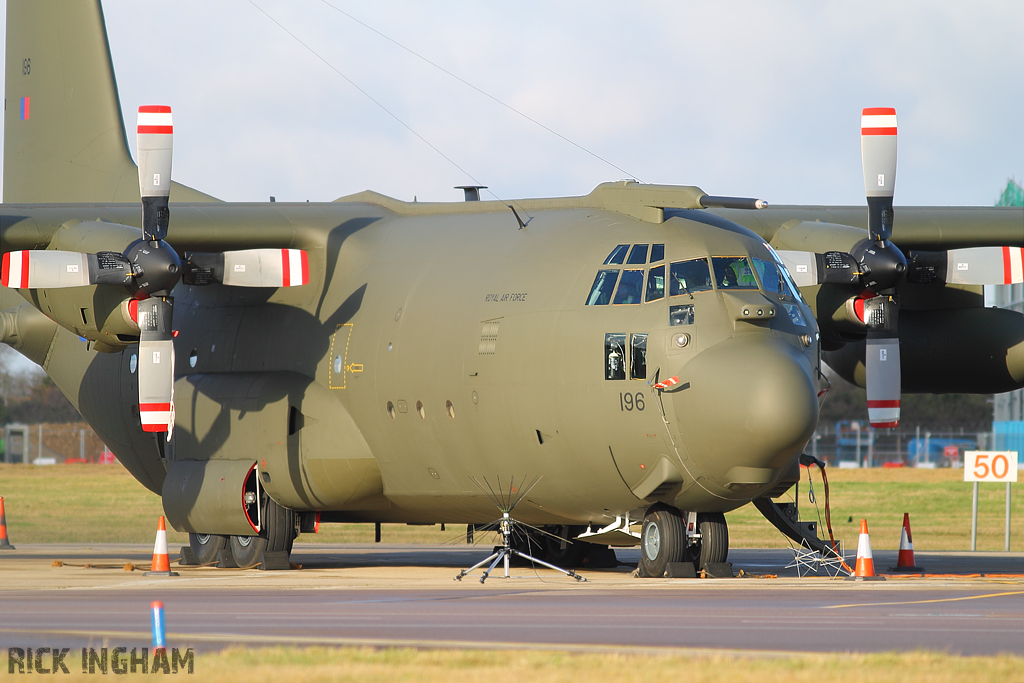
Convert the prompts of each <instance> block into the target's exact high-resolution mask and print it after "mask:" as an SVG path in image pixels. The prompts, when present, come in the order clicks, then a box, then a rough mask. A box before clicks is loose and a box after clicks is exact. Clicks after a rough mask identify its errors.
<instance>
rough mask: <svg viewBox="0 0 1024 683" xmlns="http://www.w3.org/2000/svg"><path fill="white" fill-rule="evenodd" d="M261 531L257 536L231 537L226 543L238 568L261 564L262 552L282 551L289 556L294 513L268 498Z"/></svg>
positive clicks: (293, 532)
mask: <svg viewBox="0 0 1024 683" xmlns="http://www.w3.org/2000/svg"><path fill="white" fill-rule="evenodd" d="M263 505H264V508H263V510H264V512H263V522H264V523H263V529H262V530H261V531H260V535H259V536H232V537H231V538H230V539H229V541H228V546H229V547H230V548H231V556H232V557H233V558H234V559H235V563H236V564H237V565H238V566H239V567H252V566H253V565H255V564H259V563H262V562H263V553H264V551H268V550H269V551H274V552H277V551H284V552H285V553H287V554H289V555H291V553H292V543H294V542H295V512H294V511H293V510H289V509H287V508H283V507H281V506H280V505H278V504H277V503H275V502H274V501H273V500H271V499H270V498H269V497H268V498H267V499H266V501H265V502H264V504H263Z"/></svg>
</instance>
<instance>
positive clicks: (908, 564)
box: [889, 512, 924, 572]
mask: <svg viewBox="0 0 1024 683" xmlns="http://www.w3.org/2000/svg"><path fill="white" fill-rule="evenodd" d="M889 571H891V572H923V571H924V570H923V569H921V568H920V567H918V566H917V563H916V562H915V561H914V537H913V536H911V535H910V513H909V512H904V513H903V531H902V532H901V533H900V554H899V556H898V557H897V558H896V566H895V567H889Z"/></svg>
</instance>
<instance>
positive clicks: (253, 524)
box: [162, 460, 262, 536]
mask: <svg viewBox="0 0 1024 683" xmlns="http://www.w3.org/2000/svg"><path fill="white" fill-rule="evenodd" d="M162 495H163V503H164V514H166V515H167V521H168V522H170V524H171V526H172V527H174V528H175V529H177V530H178V531H188V532H191V533H202V534H223V535H226V536H255V535H257V534H259V532H260V529H261V527H262V520H261V519H260V516H259V515H260V510H259V502H260V495H261V492H260V484H259V477H257V475H256V463H255V462H254V461H253V460H180V461H178V462H175V463H172V464H171V467H170V469H168V471H167V476H166V477H165V478H164V488H163V493H162Z"/></svg>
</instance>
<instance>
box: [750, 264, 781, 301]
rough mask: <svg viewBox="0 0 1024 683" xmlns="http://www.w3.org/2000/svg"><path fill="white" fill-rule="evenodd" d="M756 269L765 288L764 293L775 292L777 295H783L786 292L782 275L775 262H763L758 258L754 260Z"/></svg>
mask: <svg viewBox="0 0 1024 683" xmlns="http://www.w3.org/2000/svg"><path fill="white" fill-rule="evenodd" d="M754 268H756V269H757V276H758V277H759V278H760V279H761V286H763V287H764V291H766V292H774V293H775V294H783V293H784V292H785V289H784V285H783V282H782V275H781V274H780V273H779V267H778V266H777V265H776V264H775V262H774V261H762V260H761V259H759V258H756V259H754Z"/></svg>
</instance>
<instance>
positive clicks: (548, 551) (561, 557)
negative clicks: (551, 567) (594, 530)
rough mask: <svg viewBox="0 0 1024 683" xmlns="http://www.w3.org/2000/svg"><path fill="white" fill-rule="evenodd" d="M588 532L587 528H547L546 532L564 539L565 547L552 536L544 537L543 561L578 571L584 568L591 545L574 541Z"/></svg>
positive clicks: (542, 545)
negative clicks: (576, 537)
mask: <svg viewBox="0 0 1024 683" xmlns="http://www.w3.org/2000/svg"><path fill="white" fill-rule="evenodd" d="M586 530H587V527H585V526H570V527H568V528H566V527H560V526H556V527H545V528H544V531H547V532H549V533H551V534H554V535H555V536H558V537H560V538H564V539H566V540H565V547H564V548H563V547H562V542H561V541H560V540H558V539H556V538H552V537H551V536H542V537H541V538H540V539H539V540H540V544H541V547H542V548H543V549H544V554H543V555H542V556H541V559H543V560H546V561H548V562H550V563H551V564H555V565H558V566H559V567H565V568H566V569H578V568H579V567H582V566H583V560H584V559H585V558H586V557H587V552H588V551H589V550H590V545H591V544H590V543H586V542H584V541H573V540H571V539H572V538H573V536H579V535H580V534H582V533H583V532H584V531H586Z"/></svg>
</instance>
